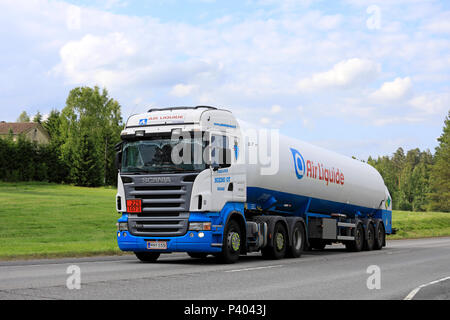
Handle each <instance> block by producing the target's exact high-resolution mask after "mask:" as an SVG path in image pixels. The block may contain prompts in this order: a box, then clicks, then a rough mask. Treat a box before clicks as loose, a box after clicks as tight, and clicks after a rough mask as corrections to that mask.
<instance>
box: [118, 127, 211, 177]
mask: <svg viewBox="0 0 450 320" xmlns="http://www.w3.org/2000/svg"><path fill="white" fill-rule="evenodd" d="M206 146H207V142H206V141H203V140H202V138H201V137H200V138H195V139H194V138H189V139H186V138H185V139H176V140H174V139H171V138H170V136H159V137H151V138H145V139H143V140H137V141H124V144H123V153H122V154H123V156H122V169H121V171H122V173H163V172H164V173H167V172H186V171H202V170H204V169H206V168H207V165H206V163H205V161H204V159H203V153H204V149H205V148H206Z"/></svg>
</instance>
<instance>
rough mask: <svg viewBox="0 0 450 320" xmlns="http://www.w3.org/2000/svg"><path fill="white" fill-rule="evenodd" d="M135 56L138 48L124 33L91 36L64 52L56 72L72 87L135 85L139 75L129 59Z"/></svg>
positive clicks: (65, 47) (69, 44)
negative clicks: (75, 85) (80, 85)
mask: <svg viewBox="0 0 450 320" xmlns="http://www.w3.org/2000/svg"><path fill="white" fill-rule="evenodd" d="M135 52H136V47H135V45H134V44H133V43H131V42H130V41H129V40H128V39H127V38H126V36H125V35H124V34H123V33H117V32H115V33H110V34H107V35H106V36H95V35H92V34H88V35H85V36H84V37H83V38H82V39H81V40H79V41H70V42H68V43H67V44H65V45H64V46H63V47H62V48H61V50H60V57H61V63H60V64H59V65H58V66H57V67H56V68H55V69H54V72H55V73H56V74H60V75H63V76H64V77H65V78H66V80H67V82H68V83H71V84H78V83H89V84H100V85H104V86H117V85H120V83H127V82H128V83H129V82H131V81H132V80H133V78H135V76H136V75H137V73H136V70H133V68H130V67H131V66H130V65H128V63H127V62H128V59H127V57H131V56H133V55H134V54H135Z"/></svg>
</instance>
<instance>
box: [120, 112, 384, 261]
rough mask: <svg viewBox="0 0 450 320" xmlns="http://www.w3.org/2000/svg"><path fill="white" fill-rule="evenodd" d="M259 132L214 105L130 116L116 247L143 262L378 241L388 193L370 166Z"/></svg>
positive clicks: (354, 247) (370, 246) (375, 244)
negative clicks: (181, 254) (179, 256)
mask: <svg viewBox="0 0 450 320" xmlns="http://www.w3.org/2000/svg"><path fill="white" fill-rule="evenodd" d="M258 132H259V131H255V130H250V129H248V128H243V127H241V126H240V124H239V122H238V120H237V119H236V118H235V117H234V116H233V114H232V113H231V112H229V111H227V110H222V109H217V108H213V107H205V106H199V107H175V108H165V109H151V110H149V111H148V112H147V113H144V114H138V115H133V116H131V117H130V118H129V119H128V121H127V123H126V127H125V129H124V130H123V131H122V133H121V138H122V142H121V143H120V144H119V145H118V146H117V151H118V153H117V159H116V161H117V163H118V168H119V174H118V193H117V198H116V205H117V211H118V212H119V213H120V214H121V217H120V218H119V220H118V223H117V225H118V231H117V240H118V245H119V247H120V249H121V250H123V251H132V252H134V253H135V254H136V256H137V258H139V259H140V260H141V261H144V262H153V261H156V260H157V259H158V257H159V256H160V254H162V253H171V252H187V253H188V254H189V255H190V256H191V257H193V258H204V257H206V256H207V255H209V254H212V255H215V256H216V257H218V258H219V259H220V260H221V261H222V262H224V263H234V262H236V261H237V260H238V258H239V256H240V255H245V254H247V253H250V252H258V251H260V252H262V255H263V257H265V258H269V259H281V258H284V257H300V255H301V253H302V251H303V250H310V249H318V250H321V249H323V248H324V247H325V246H326V245H328V244H332V243H336V242H341V243H344V244H345V246H346V247H347V249H348V250H351V251H361V250H376V249H381V248H382V247H383V246H385V237H386V234H390V233H392V231H393V229H392V222H391V221H392V200H391V197H390V194H389V191H388V190H387V188H386V186H385V184H384V182H383V179H382V177H381V176H380V174H379V173H378V171H377V170H375V169H374V168H373V167H371V166H370V165H368V164H366V163H363V162H361V161H358V160H354V159H351V158H348V157H345V156H341V155H338V154H336V153H334V152H331V151H327V150H324V149H322V148H318V147H315V146H312V145H310V144H308V143H305V142H301V141H298V140H294V139H290V138H287V137H282V136H278V135H276V133H275V134H273V135H272V136H270V135H264V134H259V133H258ZM265 133H267V132H265ZM269 133H270V132H269ZM264 137H265V138H264Z"/></svg>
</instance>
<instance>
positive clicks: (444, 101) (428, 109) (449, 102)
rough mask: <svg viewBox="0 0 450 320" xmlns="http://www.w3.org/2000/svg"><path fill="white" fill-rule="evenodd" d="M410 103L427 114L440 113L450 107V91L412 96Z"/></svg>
mask: <svg viewBox="0 0 450 320" xmlns="http://www.w3.org/2000/svg"><path fill="white" fill-rule="evenodd" d="M409 104H410V105H411V106H412V107H413V108H415V109H416V110H418V111H421V112H424V113H425V114H439V113H441V112H442V111H446V110H449V109H450V94H449V93H432V94H423V95H419V96H416V97H414V98H412V99H411V100H410V101H409Z"/></svg>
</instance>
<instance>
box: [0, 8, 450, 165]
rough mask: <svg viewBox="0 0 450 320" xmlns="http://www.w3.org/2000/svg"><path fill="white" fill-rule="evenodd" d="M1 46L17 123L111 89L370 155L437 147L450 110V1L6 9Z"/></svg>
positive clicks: (0, 113)
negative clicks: (76, 96) (86, 90)
mask: <svg viewBox="0 0 450 320" xmlns="http://www.w3.org/2000/svg"><path fill="white" fill-rule="evenodd" d="M0 37H1V39H2V42H1V43H2V44H1V51H0V52H1V53H0V54H1V58H2V59H0V68H1V70H2V72H1V73H0V120H3V121H15V120H16V118H17V117H18V115H19V114H20V112H21V111H23V110H26V111H27V112H28V113H29V114H31V115H34V114H35V113H36V112H37V111H40V112H41V113H43V114H47V113H49V112H50V110H51V109H52V108H57V109H62V108H63V107H64V105H65V99H66V97H67V95H68V93H69V91H70V90H71V89H72V88H74V87H76V86H84V85H88V86H93V85H99V86H102V87H106V88H107V89H108V90H109V92H110V95H111V96H112V97H113V98H115V99H117V100H118V101H119V102H120V104H121V105H122V111H123V116H124V118H125V119H126V118H127V117H128V115H130V114H132V113H137V112H144V111H146V110H147V109H148V108H149V107H150V106H172V105H200V104H202V105H205V104H206V105H214V106H220V107H225V108H228V109H230V110H232V111H233V112H234V113H235V114H236V116H237V117H238V118H240V119H242V120H245V121H247V122H253V123H256V124H259V125H261V126H266V127H269V128H278V129H280V131H281V133H283V134H286V135H289V136H293V137H295V138H298V139H301V140H305V141H308V142H310V143H313V144H317V145H320V146H323V147H325V148H329V149H332V150H334V151H337V152H340V153H343V154H346V155H349V156H351V155H354V156H356V157H358V158H360V159H366V158H367V157H368V156H369V155H372V156H377V155H386V154H392V153H393V152H394V151H395V150H396V149H397V148H398V147H399V146H401V147H403V148H405V149H411V148H415V147H419V148H421V149H426V148H429V149H431V151H434V147H435V146H436V144H437V142H436V138H437V137H438V136H439V135H440V134H441V132H442V126H443V121H444V118H445V116H446V114H447V112H448V110H449V109H450V41H449V40H450V4H449V2H448V1H420V0H389V1H367V0H342V1H317V0H286V1H278V0H243V1H218V0H217V1H214V0H185V1H176V0H166V1H162V0H150V1H134V0H124V1H122V0H106V1H100V0H94V1H80V0H71V1H51V0H2V1H0Z"/></svg>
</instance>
